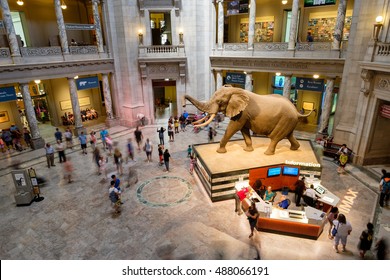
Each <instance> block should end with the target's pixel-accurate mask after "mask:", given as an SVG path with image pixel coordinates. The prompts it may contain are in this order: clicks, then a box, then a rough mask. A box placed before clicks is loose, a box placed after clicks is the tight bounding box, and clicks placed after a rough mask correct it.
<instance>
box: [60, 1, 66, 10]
mask: <svg viewBox="0 0 390 280" xmlns="http://www.w3.org/2000/svg"><path fill="white" fill-rule="evenodd" d="M66 8H67V6H66V4H65V1H64V0H62V2H61V9H63V10H65V9H66Z"/></svg>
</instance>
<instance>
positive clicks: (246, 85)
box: [245, 72, 253, 91]
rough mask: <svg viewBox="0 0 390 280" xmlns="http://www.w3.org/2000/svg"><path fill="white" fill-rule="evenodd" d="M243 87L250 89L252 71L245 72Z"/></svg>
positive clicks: (251, 88) (251, 87)
mask: <svg viewBox="0 0 390 280" xmlns="http://www.w3.org/2000/svg"><path fill="white" fill-rule="evenodd" d="M245 89H246V90H249V91H252V90H253V86H252V73H250V72H247V73H246V76H245Z"/></svg>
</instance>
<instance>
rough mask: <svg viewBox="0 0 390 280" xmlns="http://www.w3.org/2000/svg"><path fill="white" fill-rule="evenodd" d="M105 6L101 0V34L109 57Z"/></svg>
mask: <svg viewBox="0 0 390 280" xmlns="http://www.w3.org/2000/svg"><path fill="white" fill-rule="evenodd" d="M106 5H107V1H104V0H102V1H101V7H102V15H103V20H104V24H103V34H104V38H105V39H106V52H107V54H108V56H110V46H109V45H110V44H109V43H108V34H107V22H108V16H107V13H106ZM103 45H104V44H103Z"/></svg>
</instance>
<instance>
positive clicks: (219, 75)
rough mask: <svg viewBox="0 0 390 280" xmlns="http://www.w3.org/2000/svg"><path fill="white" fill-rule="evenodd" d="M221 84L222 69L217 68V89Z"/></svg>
mask: <svg viewBox="0 0 390 280" xmlns="http://www.w3.org/2000/svg"><path fill="white" fill-rule="evenodd" d="M222 86H223V77H222V71H220V70H218V71H217V88H216V89H219V88H221V87H222Z"/></svg>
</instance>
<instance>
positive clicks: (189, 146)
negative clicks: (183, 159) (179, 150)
mask: <svg viewBox="0 0 390 280" xmlns="http://www.w3.org/2000/svg"><path fill="white" fill-rule="evenodd" d="M191 155H192V147H191V145H188V148H187V157H191Z"/></svg>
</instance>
